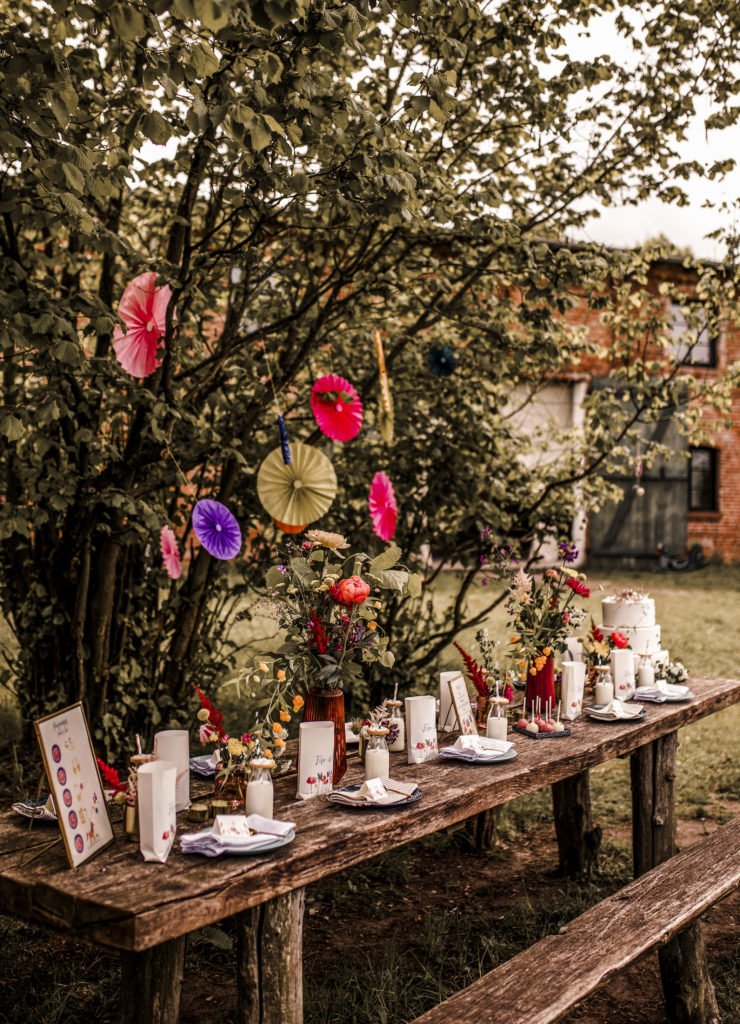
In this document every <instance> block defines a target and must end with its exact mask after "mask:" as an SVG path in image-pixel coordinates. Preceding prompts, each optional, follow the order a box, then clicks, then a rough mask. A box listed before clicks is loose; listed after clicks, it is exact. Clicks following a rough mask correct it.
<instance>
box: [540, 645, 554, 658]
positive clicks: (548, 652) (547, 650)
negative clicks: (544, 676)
mask: <svg viewBox="0 0 740 1024" xmlns="http://www.w3.org/2000/svg"><path fill="white" fill-rule="evenodd" d="M542 653H543V654H544V655H545V657H546V658H549V657H550V655H551V654H552V647H543V648H542Z"/></svg>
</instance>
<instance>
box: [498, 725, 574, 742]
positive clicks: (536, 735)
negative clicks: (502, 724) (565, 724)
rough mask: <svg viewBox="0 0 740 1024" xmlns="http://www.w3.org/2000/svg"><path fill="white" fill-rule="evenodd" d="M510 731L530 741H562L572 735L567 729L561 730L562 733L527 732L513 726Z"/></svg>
mask: <svg viewBox="0 0 740 1024" xmlns="http://www.w3.org/2000/svg"><path fill="white" fill-rule="evenodd" d="M511 730H512V732H518V733H519V735H520V736H526V737H527V738H528V739H530V740H564V739H565V738H566V736H570V735H572V734H571V731H570V729H568V728H565V729H563V731H562V732H527V731H526V729H520V728H519V726H518V725H513V726H512V727H511Z"/></svg>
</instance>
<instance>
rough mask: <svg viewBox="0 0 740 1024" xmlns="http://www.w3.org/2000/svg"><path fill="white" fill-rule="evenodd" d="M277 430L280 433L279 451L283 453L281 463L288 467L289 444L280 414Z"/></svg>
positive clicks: (282, 417)
mask: <svg viewBox="0 0 740 1024" xmlns="http://www.w3.org/2000/svg"><path fill="white" fill-rule="evenodd" d="M277 421H278V430H279V431H280V450H281V452H282V453H283V462H284V463H285V465H286V466H289V465H290V442H289V441H288V430H287V428H286V426H285V418H284V416H283V414H282V413H279V414H278V418H277Z"/></svg>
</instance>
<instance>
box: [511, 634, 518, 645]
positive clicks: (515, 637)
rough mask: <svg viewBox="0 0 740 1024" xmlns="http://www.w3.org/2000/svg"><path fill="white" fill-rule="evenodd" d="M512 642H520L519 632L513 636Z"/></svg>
mask: <svg viewBox="0 0 740 1024" xmlns="http://www.w3.org/2000/svg"><path fill="white" fill-rule="evenodd" d="M511 642H512V643H513V644H518V643H519V636H518V635H517V634H515V635H514V636H513V637H512V638H511Z"/></svg>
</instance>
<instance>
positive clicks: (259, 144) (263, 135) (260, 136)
mask: <svg viewBox="0 0 740 1024" xmlns="http://www.w3.org/2000/svg"><path fill="white" fill-rule="evenodd" d="M249 137H250V139H251V140H252V149H253V150H254V151H255V152H256V153H259V152H261V151H262V150H263V149H266V147H267V146H269V145H270V143H271V142H272V132H271V131H270V129H269V128H268V127H267V125H266V124H265V120H264V118H262V117H257V118H255V120H254V121H252V123H251V124H250V126H249Z"/></svg>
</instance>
